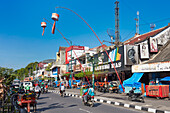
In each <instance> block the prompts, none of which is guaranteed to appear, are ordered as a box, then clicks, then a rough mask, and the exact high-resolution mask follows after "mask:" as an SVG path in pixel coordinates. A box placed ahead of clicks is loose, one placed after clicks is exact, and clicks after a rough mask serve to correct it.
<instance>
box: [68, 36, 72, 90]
mask: <svg viewBox="0 0 170 113" xmlns="http://www.w3.org/2000/svg"><path fill="white" fill-rule="evenodd" d="M67 40H68V41H70V45H71V74H70V78H71V86H70V87H71V88H72V82H73V80H72V78H73V72H72V71H73V69H72V58H73V57H72V41H71V40H69V39H67Z"/></svg>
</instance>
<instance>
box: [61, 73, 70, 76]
mask: <svg viewBox="0 0 170 113" xmlns="http://www.w3.org/2000/svg"><path fill="white" fill-rule="evenodd" d="M70 74H71V73H66V74H63V76H67V77H68V76H70Z"/></svg>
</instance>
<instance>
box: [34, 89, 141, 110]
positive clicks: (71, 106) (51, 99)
mask: <svg viewBox="0 0 170 113" xmlns="http://www.w3.org/2000/svg"><path fill="white" fill-rule="evenodd" d="M37 108H38V109H37V113H141V111H137V110H134V109H128V108H122V107H114V106H111V105H109V104H101V103H95V104H94V107H92V108H91V107H88V106H84V105H83V104H82V101H81V99H80V98H72V97H71V96H65V97H64V98H63V97H60V96H59V95H58V94H55V93H50V92H49V93H47V94H42V95H41V96H40V98H39V99H38V103H37Z"/></svg>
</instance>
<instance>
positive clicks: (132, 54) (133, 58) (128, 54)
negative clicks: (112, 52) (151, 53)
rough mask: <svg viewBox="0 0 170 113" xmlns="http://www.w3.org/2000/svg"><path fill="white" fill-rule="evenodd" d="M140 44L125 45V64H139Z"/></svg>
mask: <svg viewBox="0 0 170 113" xmlns="http://www.w3.org/2000/svg"><path fill="white" fill-rule="evenodd" d="M138 60H139V56H138V46H135V45H124V64H125V65H133V64H138Z"/></svg>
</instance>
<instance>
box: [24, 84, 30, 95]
mask: <svg viewBox="0 0 170 113" xmlns="http://www.w3.org/2000/svg"><path fill="white" fill-rule="evenodd" d="M25 90H26V93H29V92H30V86H29V85H28V84H27V86H26V87H25Z"/></svg>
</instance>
